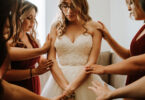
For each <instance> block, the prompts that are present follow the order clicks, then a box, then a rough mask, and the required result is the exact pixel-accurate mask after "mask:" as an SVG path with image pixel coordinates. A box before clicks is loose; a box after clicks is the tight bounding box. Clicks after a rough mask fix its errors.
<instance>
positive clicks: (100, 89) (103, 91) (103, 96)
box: [88, 81, 112, 100]
mask: <svg viewBox="0 0 145 100" xmlns="http://www.w3.org/2000/svg"><path fill="white" fill-rule="evenodd" d="M92 84H93V86H90V87H88V88H89V89H90V90H92V91H93V92H94V93H95V94H96V95H97V99H96V100H109V99H110V98H111V93H112V91H111V90H109V88H108V86H107V84H106V83H105V84H104V85H102V84H101V83H100V82H98V81H95V82H92Z"/></svg>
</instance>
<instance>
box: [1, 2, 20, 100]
mask: <svg viewBox="0 0 145 100" xmlns="http://www.w3.org/2000/svg"><path fill="white" fill-rule="evenodd" d="M21 2H22V1H21V0H0V5H1V7H0V68H1V67H2V64H3V62H4V60H5V59H6V56H7V55H8V51H7V46H6V42H7V41H8V40H9V39H10V38H11V37H12V35H13V33H14V25H15V23H16V22H17V20H16V19H17V16H16V15H17V12H18V10H19V7H20V6H21ZM7 20H8V21H9V24H10V33H9V34H8V38H7V39H6V38H4V34H3V32H4V28H5V24H6V21H7ZM16 28H17V27H16ZM4 67H7V66H4ZM1 81H2V79H0V98H3V93H4V90H3V87H2V84H1Z"/></svg>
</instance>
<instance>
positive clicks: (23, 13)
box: [13, 1, 38, 44]
mask: <svg viewBox="0 0 145 100" xmlns="http://www.w3.org/2000/svg"><path fill="white" fill-rule="evenodd" d="M32 9H35V11H36V12H37V11H38V10H37V7H36V6H35V5H34V4H32V3H30V2H28V1H24V2H23V4H22V7H21V8H20V10H19V21H18V25H19V28H18V30H17V33H16V34H14V37H13V43H14V44H17V43H18V42H19V39H20V38H19V35H20V32H22V31H23V30H22V24H23V21H24V20H25V19H26V18H27V15H28V14H29V13H30V12H31V11H32ZM36 27H37V21H36V20H35V22H34V27H33V28H32V31H31V32H30V38H31V39H32V40H33V41H35V40H36V31H35V29H36Z"/></svg>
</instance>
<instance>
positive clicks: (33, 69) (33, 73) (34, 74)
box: [32, 68, 37, 77]
mask: <svg viewBox="0 0 145 100" xmlns="http://www.w3.org/2000/svg"><path fill="white" fill-rule="evenodd" d="M34 76H37V71H36V68H32V77H34Z"/></svg>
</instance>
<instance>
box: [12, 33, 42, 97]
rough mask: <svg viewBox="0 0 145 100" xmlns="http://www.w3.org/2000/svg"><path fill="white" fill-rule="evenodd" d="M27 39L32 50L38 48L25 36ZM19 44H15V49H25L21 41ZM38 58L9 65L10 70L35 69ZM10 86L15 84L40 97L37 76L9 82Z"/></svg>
mask: <svg viewBox="0 0 145 100" xmlns="http://www.w3.org/2000/svg"><path fill="white" fill-rule="evenodd" d="M27 36H28V39H29V41H30V43H31V45H32V46H33V48H38V47H39V46H38V45H37V43H36V42H35V41H33V40H32V39H31V38H30V36H29V35H28V34H27ZM19 41H20V43H18V44H16V47H21V48H27V47H26V46H25V45H24V44H23V43H22V42H21V40H19ZM39 59H40V57H36V58H33V59H30V60H23V61H14V62H12V63H11V69H15V70H22V69H30V68H35V64H36V63H37V62H38V61H39ZM11 83H12V84H16V85H19V86H22V87H24V88H26V89H28V90H30V91H32V92H34V93H36V94H38V95H40V79H39V77H38V76H36V77H32V78H30V79H26V80H22V81H15V82H11Z"/></svg>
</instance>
